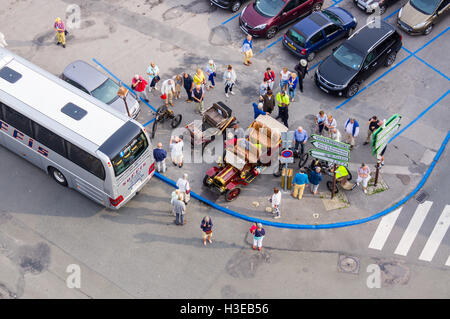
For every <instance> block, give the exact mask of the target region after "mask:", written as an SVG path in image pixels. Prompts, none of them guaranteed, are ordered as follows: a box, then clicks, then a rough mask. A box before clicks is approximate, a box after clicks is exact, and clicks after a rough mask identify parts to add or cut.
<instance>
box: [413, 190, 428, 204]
mask: <svg viewBox="0 0 450 319" xmlns="http://www.w3.org/2000/svg"><path fill="white" fill-rule="evenodd" d="M429 196H430V194H428V193H427V192H421V193H420V194H419V195H417V196H416V201H418V202H419V203H420V204H423V202H425V199H427V198H428V197H429Z"/></svg>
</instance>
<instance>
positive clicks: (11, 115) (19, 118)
mask: <svg viewBox="0 0 450 319" xmlns="http://www.w3.org/2000/svg"><path fill="white" fill-rule="evenodd" d="M3 108H4V111H5V114H4V116H5V119H4V120H5V122H6V123H8V124H9V125H11V126H13V127H14V128H16V129H17V130H19V131H21V132H22V133H23V134H25V135H28V136H30V137H33V133H32V131H31V121H30V119H29V118H28V117H26V116H24V115H22V114H20V113H19V112H17V111H15V110H13V109H12V108H10V107H9V106H7V105H5V104H3Z"/></svg>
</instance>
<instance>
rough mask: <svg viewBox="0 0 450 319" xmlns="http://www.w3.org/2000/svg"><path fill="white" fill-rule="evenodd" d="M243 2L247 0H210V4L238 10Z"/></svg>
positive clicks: (233, 10)
mask: <svg viewBox="0 0 450 319" xmlns="http://www.w3.org/2000/svg"><path fill="white" fill-rule="evenodd" d="M244 2H247V0H211V5H216V6H218V7H220V8H223V9H228V10H231V11H232V12H238V11H239V9H240V8H241V6H242V4H243V3H244Z"/></svg>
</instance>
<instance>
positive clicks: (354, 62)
mask: <svg viewBox="0 0 450 319" xmlns="http://www.w3.org/2000/svg"><path fill="white" fill-rule="evenodd" d="M333 56H334V57H335V58H336V60H338V61H339V62H341V63H342V64H344V65H345V66H347V67H349V68H352V69H353V70H359V68H360V67H361V63H362V61H363V59H364V56H363V55H362V54H361V53H360V52H359V51H357V50H355V49H354V48H353V47H351V46H348V45H345V44H343V45H341V46H340V47H339V48H338V49H337V50H336V51H334V53H333Z"/></svg>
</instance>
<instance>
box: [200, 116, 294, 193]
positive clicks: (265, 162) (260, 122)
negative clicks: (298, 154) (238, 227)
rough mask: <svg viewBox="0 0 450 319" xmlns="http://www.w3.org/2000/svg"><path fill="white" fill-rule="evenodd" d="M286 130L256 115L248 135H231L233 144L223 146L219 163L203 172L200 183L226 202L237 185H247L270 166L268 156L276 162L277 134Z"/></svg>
mask: <svg viewBox="0 0 450 319" xmlns="http://www.w3.org/2000/svg"><path fill="white" fill-rule="evenodd" d="M287 131H288V128H287V127H286V126H284V125H283V124H281V123H280V122H278V121H277V120H275V119H274V118H272V117H271V116H269V115H260V116H258V117H257V118H256V120H255V121H253V123H252V124H251V125H250V127H249V130H248V136H246V137H244V138H235V143H233V144H231V145H230V146H228V147H227V148H226V149H225V157H224V161H223V163H221V164H219V165H217V166H213V167H211V168H210V169H209V170H208V171H207V172H206V175H205V177H204V179H203V185H205V186H206V187H209V188H210V189H212V190H213V191H216V192H218V193H220V194H224V195H225V200H226V201H232V200H234V199H236V198H237V197H238V196H239V194H240V193H241V187H240V186H241V185H243V186H246V185H248V184H249V183H251V182H252V181H253V180H254V179H255V178H256V176H258V175H260V174H261V173H262V172H263V171H264V170H265V169H266V168H268V167H269V166H270V165H271V163H272V162H273V160H272V155H274V156H276V157H275V158H276V160H277V161H278V151H279V145H280V142H281V133H282V132H287ZM275 154H276V155H275Z"/></svg>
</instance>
